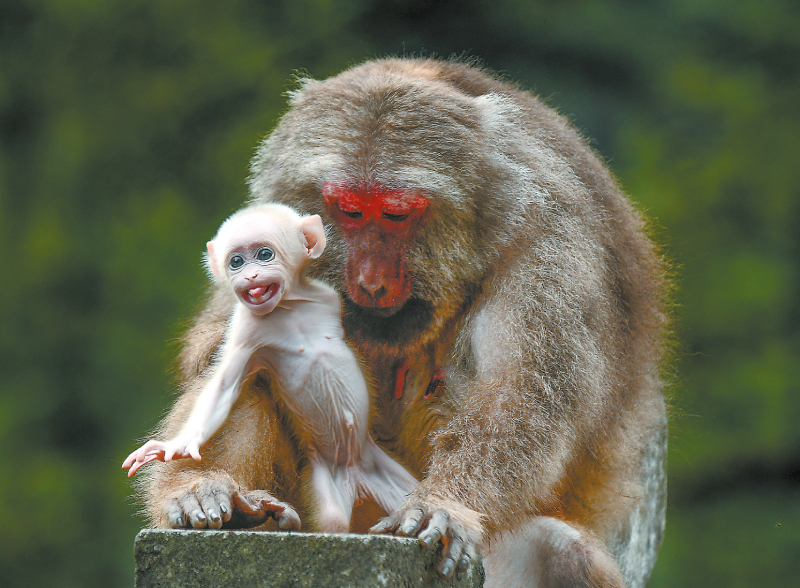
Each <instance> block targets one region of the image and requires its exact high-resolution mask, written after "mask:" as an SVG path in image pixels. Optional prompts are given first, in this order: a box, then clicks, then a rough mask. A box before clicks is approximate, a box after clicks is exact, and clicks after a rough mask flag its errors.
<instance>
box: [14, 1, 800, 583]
mask: <svg viewBox="0 0 800 588" xmlns="http://www.w3.org/2000/svg"><path fill="white" fill-rule="evenodd" d="M799 6H800V5H798V3H797V2H796V1H794V0H664V1H661V2H656V1H648V0H617V1H592V0H561V1H559V2H545V1H542V0H493V1H491V2H479V1H477V0H474V1H464V2H455V1H442V2H431V1H424V0H371V1H370V0H352V1H344V0H285V1H281V0H275V1H256V0H250V1H246V0H228V1H225V2H212V1H203V2H201V1H198V0H165V1H163V2H159V1H154V0H119V1H103V0H38V1H37V0H3V1H2V3H0V260H2V261H0V267H2V274H3V275H4V276H5V278H4V279H3V282H4V283H3V284H2V285H0V344H1V345H2V350H1V352H0V508H2V511H3V512H2V516H0V578H2V580H0V583H2V584H3V585H4V586H9V587H16V586H26V587H29V586H60V587H73V586H74V587H85V586H104V587H106V586H110V587H114V586H120V587H122V586H130V585H132V581H133V555H132V544H133V538H134V536H135V534H136V532H137V530H138V529H139V528H140V526H141V525H142V520H141V519H140V518H138V517H137V516H136V514H135V512H136V509H135V507H134V506H133V505H132V504H131V500H130V493H131V488H130V486H129V485H128V482H127V479H126V477H125V474H124V472H123V471H122V470H121V469H120V463H121V461H122V459H123V458H124V457H125V456H126V455H127V454H128V453H129V451H131V450H132V449H133V448H134V440H135V439H137V438H139V437H141V436H142V435H144V434H145V432H146V431H147V430H148V429H149V428H150V427H151V426H152V425H153V424H154V423H155V422H156V421H157V419H158V418H159V417H160V416H161V415H162V414H163V412H164V410H165V409H166V407H167V406H168V405H169V403H170V401H171V399H172V397H173V394H174V392H175V382H174V379H173V376H172V373H171V367H172V365H173V360H174V356H175V353H176V349H177V345H176V339H177V338H178V337H179V336H180V333H181V332H182V329H183V325H184V324H185V323H186V321H187V319H188V318H189V317H190V316H191V315H192V313H193V312H194V311H195V310H196V308H197V306H198V304H199V303H200V301H201V299H202V297H203V292H204V290H205V284H206V278H205V276H204V274H203V271H202V268H201V265H200V254H201V252H202V250H203V247H204V243H205V241H206V240H207V239H208V238H209V237H210V236H211V235H212V234H213V233H214V231H215V229H216V227H217V225H218V224H219V223H220V222H221V221H222V220H223V218H224V217H225V216H226V215H227V214H229V213H230V212H232V211H233V210H235V209H236V208H237V207H238V206H239V205H240V204H241V203H242V201H243V200H244V198H245V195H246V190H245V177H246V175H247V173H248V161H249V158H250V157H251V155H252V154H253V151H254V148H255V146H256V144H257V143H258V141H259V140H260V139H261V138H262V137H263V136H264V135H265V134H266V133H267V132H269V130H270V129H271V128H272V126H273V125H274V124H275V121H276V119H277V117H278V116H279V115H280V113H281V112H282V111H283V110H284V109H285V108H286V104H285V99H284V97H283V93H284V92H285V91H286V90H287V89H289V88H291V87H292V84H293V82H292V76H293V75H294V74H296V73H297V72H298V71H301V72H306V73H308V74H309V75H311V76H313V77H316V78H323V77H327V76H330V75H333V74H336V73H337V72H339V71H341V70H342V69H344V68H345V67H347V66H349V65H352V64H355V63H358V62H360V61H362V60H364V59H366V58H369V57H377V56H383V55H387V54H420V53H421V54H425V55H439V56H445V57H446V56H449V55H451V54H457V55H462V54H466V55H470V56H475V57H480V58H481V59H483V60H484V61H485V63H486V65H487V66H489V67H490V68H492V69H494V70H496V71H499V72H501V73H503V74H504V75H506V76H508V77H509V78H511V79H513V80H518V81H520V82H521V83H522V84H524V85H525V86H526V87H529V88H531V89H533V90H534V91H536V92H537V93H539V94H540V95H541V96H543V97H545V98H546V99H547V101H548V103H549V104H551V105H553V106H555V107H557V108H558V109H559V110H560V111H561V112H562V113H564V114H566V115H568V116H569V117H570V118H571V119H572V120H573V121H574V123H575V124H576V126H577V127H578V128H580V129H581V130H582V131H583V132H585V134H586V135H587V136H590V137H592V138H593V144H594V145H595V147H596V148H597V149H598V150H599V151H600V152H601V153H602V154H603V155H604V157H606V159H607V160H608V162H609V165H610V166H611V168H612V170H613V171H614V173H615V174H617V176H618V177H619V178H620V181H621V182H622V184H623V185H624V186H625V189H626V190H627V191H628V192H629V193H630V194H631V195H632V197H633V198H634V200H635V201H636V202H638V203H639V205H640V206H641V208H642V209H643V210H645V211H647V213H648V214H649V215H650V216H651V217H652V218H653V220H654V223H653V224H654V230H655V235H656V238H657V240H658V241H659V242H660V243H661V244H662V245H663V247H664V250H665V252H666V254H667V255H668V257H669V258H670V259H671V260H672V265H673V270H674V273H675V275H676V281H677V289H676V293H675V297H674V302H675V309H674V314H675V317H676V332H677V339H678V341H679V346H678V348H677V350H676V353H675V358H674V361H673V362H672V364H671V365H670V367H669V370H668V373H667V376H668V378H669V379H670V380H671V388H670V394H671V397H672V404H673V406H674V407H675V410H674V418H673V422H672V427H671V439H670V443H671V445H670V462H669V468H670V470H669V471H670V502H669V511H668V520H667V535H666V540H665V542H664V546H663V548H662V550H661V555H660V558H659V561H658V564H657V566H656V570H655V572H654V575H653V578H652V581H651V583H650V586H652V587H662V586H698V587H700V586H703V587H708V586H730V587H738V586H743V587H744V586H747V587H750V586H775V587H778V586H780V587H785V586H788V585H794V583H795V582H796V581H797V579H798V577H800V557H798V556H799V555H800V427H798V421H800V394H798V386H799V385H800V360H799V359H798V357H799V356H798V350H799V349H800V329H799V328H798V327H799V326H800V304H798V295H799V294H800V275H799V274H800V161H798V160H799V159H800V158H798V154H799V153H800V149H798V137H799V136H800V75H799V74H800V7H799Z"/></svg>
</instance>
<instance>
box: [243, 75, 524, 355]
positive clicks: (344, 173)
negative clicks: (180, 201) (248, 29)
mask: <svg viewBox="0 0 800 588" xmlns="http://www.w3.org/2000/svg"><path fill="white" fill-rule="evenodd" d="M387 64H388V65H389V67H386V65H387ZM463 67H464V66H461V65H458V64H447V63H444V64H443V63H441V62H435V61H427V60H419V61H407V60H398V61H392V60H389V61H387V62H377V63H376V62H371V63H367V64H365V65H363V66H360V67H357V68H354V69H351V70H349V71H346V72H344V73H342V74H340V75H339V76H336V77H334V78H331V79H328V80H325V81H323V82H316V81H305V82H303V83H302V84H301V88H300V89H299V90H297V91H296V92H294V93H292V95H291V101H290V102H291V109H290V110H289V111H288V112H287V113H286V115H285V116H284V117H283V119H282V120H281V121H280V123H279V124H278V126H277V127H276V129H275V130H274V131H273V133H272V134H271V135H270V136H269V137H268V138H267V139H266V140H265V141H264V143H263V144H262V145H261V147H260V148H259V150H258V153H257V155H256V157H255V158H254V160H253V175H252V177H251V180H250V185H251V190H252V193H253V198H254V199H256V200H261V201H270V200H271V201H279V202H284V203H286V204H289V205H291V206H294V207H295V208H298V209H300V210H301V211H303V212H305V213H309V214H314V213H317V214H321V215H322V216H323V218H324V219H325V220H326V222H327V223H328V224H329V225H330V229H331V230H330V235H329V249H328V252H326V255H325V260H322V263H321V265H320V266H319V268H317V272H318V274H319V275H321V276H322V277H324V278H327V279H329V280H331V281H332V282H333V283H335V284H337V285H338V288H339V290H340V292H341V293H342V294H343V296H344V304H345V316H344V322H345V327H346V329H347V331H348V334H349V335H350V336H351V337H352V338H354V339H356V340H360V341H364V342H368V343H370V344H377V345H380V346H382V347H383V348H384V349H385V350H387V351H391V350H392V349H405V348H407V347H408V346H409V345H411V344H424V343H426V342H428V341H430V340H431V339H433V338H435V337H436V335H437V334H438V333H439V331H440V329H441V328H442V326H443V325H444V324H445V323H446V322H447V321H448V320H449V319H450V318H452V317H454V316H456V315H460V314H463V311H464V309H465V307H466V306H468V305H469V303H470V301H471V299H472V298H473V297H474V295H475V293H476V292H477V291H478V290H479V289H480V284H481V283H482V280H483V277H484V276H485V274H486V272H487V271H488V268H489V267H490V264H491V259H492V257H493V254H494V253H496V252H497V249H498V247H500V246H502V245H501V244H500V243H501V241H502V237H501V236H500V235H498V232H499V231H502V230H503V229H502V228H499V227H504V226H505V221H503V222H498V218H502V217H504V216H505V215H506V214H508V213H509V212H510V211H508V210H504V209H503V208H504V207H501V206H498V205H497V204H496V202H502V201H503V200H504V199H503V198H500V199H498V200H497V201H495V200H494V196H495V194H497V193H498V191H502V190H503V189H506V188H505V186H506V185H507V183H508V175H507V174H503V173H502V172H501V171H499V169H498V162H499V161H501V160H503V157H502V156H498V153H497V149H498V147H497V146H498V145H499V144H504V143H505V140H506V138H504V137H502V136H498V134H497V129H494V128H491V129H489V127H491V126H492V125H493V124H495V121H496V120H497V119H498V117H497V116H492V112H490V110H491V108H493V107H494V106H493V104H494V105H496V104H498V103H501V102H502V99H500V98H498V97H497V96H496V95H493V96H494V97H493V98H492V97H489V96H490V93H489V91H488V88H486V89H481V88H460V87H455V86H454V85H453V84H452V83H450V82H449V81H448V79H447V76H446V75H445V74H446V71H445V70H447V68H451V69H452V68H463ZM443 68H444V70H443ZM484 93H485V95H484ZM494 114H496V113H494ZM504 175H505V177H504Z"/></svg>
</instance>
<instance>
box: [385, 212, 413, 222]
mask: <svg viewBox="0 0 800 588" xmlns="http://www.w3.org/2000/svg"><path fill="white" fill-rule="evenodd" d="M408 215H409V213H407V212H406V213H405V214H392V213H390V212H384V213H383V214H382V215H381V216H382V217H383V218H385V219H389V220H390V221H392V222H396V223H399V222H400V221H404V220H406V219H407V218H408Z"/></svg>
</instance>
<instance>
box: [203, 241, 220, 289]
mask: <svg viewBox="0 0 800 588" xmlns="http://www.w3.org/2000/svg"><path fill="white" fill-rule="evenodd" d="M206 250H207V251H208V253H207V254H206V256H205V263H206V269H207V270H209V273H210V274H211V276H212V277H213V278H214V279H215V280H216V281H217V282H219V283H222V282H224V281H225V272H224V271H223V270H222V267H221V266H220V260H219V259H217V256H216V253H215V251H214V241H209V242H208V243H206Z"/></svg>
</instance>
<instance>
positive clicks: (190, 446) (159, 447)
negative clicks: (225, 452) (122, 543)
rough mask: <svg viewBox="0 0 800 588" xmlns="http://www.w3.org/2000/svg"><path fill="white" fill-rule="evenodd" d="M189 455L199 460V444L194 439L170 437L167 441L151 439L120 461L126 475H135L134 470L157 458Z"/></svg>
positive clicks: (167, 459) (167, 458)
mask: <svg viewBox="0 0 800 588" xmlns="http://www.w3.org/2000/svg"><path fill="white" fill-rule="evenodd" d="M187 457H191V458H192V459H193V460H195V461H200V446H199V444H198V443H197V442H194V441H185V440H183V439H180V438H175V439H170V440H169V441H156V440H155V439H151V440H150V441H148V442H147V443H145V444H144V445H142V446H141V447H140V448H139V449H137V450H136V451H134V452H133V453H131V454H130V455H129V456H128V457H127V459H126V460H125V461H124V462H122V467H123V469H127V470H128V477H131V476H134V475H136V472H137V471H138V469H139V468H140V467H142V466H143V465H144V464H146V463H148V462H151V461H153V460H154V459H158V460H160V461H163V462H168V461H172V460H173V459H184V458H187Z"/></svg>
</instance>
